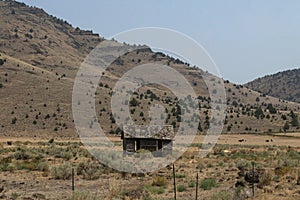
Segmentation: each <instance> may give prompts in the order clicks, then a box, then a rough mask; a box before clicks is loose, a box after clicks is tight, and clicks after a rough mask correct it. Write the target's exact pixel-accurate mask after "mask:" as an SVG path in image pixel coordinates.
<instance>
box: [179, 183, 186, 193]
mask: <svg viewBox="0 0 300 200" xmlns="http://www.w3.org/2000/svg"><path fill="white" fill-rule="evenodd" d="M177 191H178V192H184V191H186V187H185V186H184V185H178V186H177Z"/></svg>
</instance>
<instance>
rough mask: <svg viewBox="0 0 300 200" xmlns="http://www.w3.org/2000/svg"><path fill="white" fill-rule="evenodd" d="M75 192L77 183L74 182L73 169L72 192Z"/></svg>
mask: <svg viewBox="0 0 300 200" xmlns="http://www.w3.org/2000/svg"><path fill="white" fill-rule="evenodd" d="M74 190H75V181H74V168H73V167H72V191H73V192H74Z"/></svg>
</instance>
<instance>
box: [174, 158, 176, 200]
mask: <svg viewBox="0 0 300 200" xmlns="http://www.w3.org/2000/svg"><path fill="white" fill-rule="evenodd" d="M173 180H174V200H176V176H175V165H174V163H173Z"/></svg>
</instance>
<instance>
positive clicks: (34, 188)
mask: <svg viewBox="0 0 300 200" xmlns="http://www.w3.org/2000/svg"><path fill="white" fill-rule="evenodd" d="M110 139H111V141H113V142H114V143H115V144H117V145H120V146H121V142H120V141H121V140H120V138H119V137H111V138H110ZM202 139H203V137H202V136H197V137H196V138H195V140H194V143H193V144H192V145H191V147H190V148H189V149H188V151H187V152H186V153H185V154H184V155H182V156H181V157H180V159H178V160H177V161H176V162H175V169H176V182H177V198H178V199H194V198H195V186H196V174H197V173H199V187H200V188H199V197H201V198H200V199H246V197H247V196H249V197H251V188H250V184H249V183H247V182H246V181H245V180H244V177H243V176H240V175H239V173H240V172H241V171H240V170H241V169H243V170H244V171H245V173H246V172H249V171H250V169H251V162H255V167H256V170H257V171H259V170H263V171H264V172H263V174H262V175H261V177H260V183H257V184H255V198H254V199H278V200H279V199H280V200H281V199H299V198H300V186H299V185H297V180H298V179H299V177H298V176H299V172H300V171H299V169H300V163H299V161H300V138H299V137H298V136H297V134H295V136H285V135H283V136H270V135H261V136H259V135H251V134H244V135H222V136H221V137H220V138H219V141H218V144H217V145H216V146H215V147H214V149H213V151H212V152H210V154H209V155H208V156H206V157H205V158H200V157H199V147H200V145H201V142H202ZM240 139H244V140H245V142H239V141H238V140H240ZM271 139H272V140H273V142H270V141H269V142H266V140H271ZM0 146H1V150H0V152H1V154H0V160H1V163H0V171H1V172H0V180H1V182H0V198H1V199H173V178H172V168H171V167H165V168H163V169H161V170H159V171H156V172H153V173H146V174H128V173H120V172H117V171H115V170H112V169H109V168H107V167H105V166H103V165H101V164H99V163H98V162H97V161H96V160H94V159H93V157H91V156H90V154H89V153H88V152H87V151H86V150H85V148H84V146H82V144H81V143H80V141H79V140H75V139H74V140H64V139H54V141H49V140H45V139H39V138H35V139H33V140H32V139H31V138H1V139H0ZM72 167H73V168H74V169H75V193H72V187H71V185H72V184H71V168H72ZM82 169H84V170H82ZM158 177H159V178H158ZM207 178H210V180H213V183H206V182H205V179H207ZM238 181H240V182H242V183H243V184H244V186H243V187H236V183H237V182H238ZM210 185H211V186H210Z"/></svg>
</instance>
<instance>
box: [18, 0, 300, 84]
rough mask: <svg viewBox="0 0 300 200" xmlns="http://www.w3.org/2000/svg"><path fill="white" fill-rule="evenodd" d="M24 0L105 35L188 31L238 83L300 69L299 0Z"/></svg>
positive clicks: (224, 71) (225, 72)
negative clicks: (148, 30)
mask: <svg viewBox="0 0 300 200" xmlns="http://www.w3.org/2000/svg"><path fill="white" fill-rule="evenodd" d="M22 1H23V2H25V3H27V4H29V5H34V6H37V7H40V8H43V9H44V10H45V11H46V12H48V13H50V14H52V15H55V16H57V17H59V18H63V19H65V20H67V21H68V22H69V23H71V24H72V25H73V26H75V27H77V26H78V27H80V28H82V29H89V30H93V31H94V32H97V33H99V34H100V35H101V36H103V37H111V36H112V35H115V34H117V33H119V32H121V31H125V30H128V29H132V28H140V27H149V26H150V27H163V28H170V29H174V30H177V31H179V32H182V33H185V34H187V35H188V36H190V37H192V38H193V39H195V40H196V41H197V42H199V43H200V44H202V45H203V46H204V48H205V49H206V50H207V51H208V52H209V54H210V55H211V56H212V58H213V59H214V61H215V62H216V64H217V65H218V67H219V69H220V72H221V75H222V77H224V79H229V80H230V81H232V82H235V83H245V82H247V81H250V80H252V79H254V78H257V77H259V76H263V75H267V74H272V73H275V72H278V71H282V70H285V69H293V68H299V67H300V12H299V10H300V1H298V0H288V1H284V0H205V1H204V0H189V1H184V0H107V1H104V0H88V1H82V0H22Z"/></svg>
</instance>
